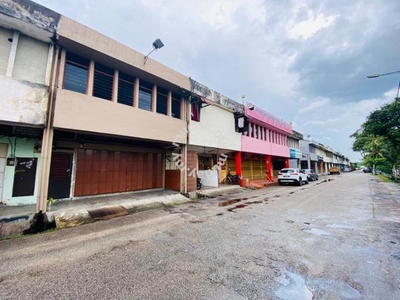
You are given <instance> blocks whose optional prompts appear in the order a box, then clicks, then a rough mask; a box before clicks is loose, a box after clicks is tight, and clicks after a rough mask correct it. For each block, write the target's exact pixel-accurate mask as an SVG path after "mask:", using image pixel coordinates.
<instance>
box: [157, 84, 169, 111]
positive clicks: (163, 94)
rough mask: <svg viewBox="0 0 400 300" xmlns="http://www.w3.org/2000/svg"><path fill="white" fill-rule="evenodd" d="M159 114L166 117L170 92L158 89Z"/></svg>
mask: <svg viewBox="0 0 400 300" xmlns="http://www.w3.org/2000/svg"><path fill="white" fill-rule="evenodd" d="M156 110H157V112H158V113H159V114H163V115H166V114H167V111H168V91H167V90H166V89H163V88H161V87H157V108H156Z"/></svg>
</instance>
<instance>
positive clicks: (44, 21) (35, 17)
mask: <svg viewBox="0 0 400 300" xmlns="http://www.w3.org/2000/svg"><path fill="white" fill-rule="evenodd" d="M0 14H4V15H7V16H10V17H13V18H15V19H18V20H21V21H24V22H25V23H28V24H32V25H34V26H35V27H38V28H41V29H44V30H46V31H49V32H55V31H56V29H57V26H58V22H59V21H60V17H61V15H60V14H58V13H56V12H54V11H52V10H51V9H48V8H46V7H44V6H41V5H39V4H37V3H35V2H32V1H28V0H2V1H1V2H0Z"/></svg>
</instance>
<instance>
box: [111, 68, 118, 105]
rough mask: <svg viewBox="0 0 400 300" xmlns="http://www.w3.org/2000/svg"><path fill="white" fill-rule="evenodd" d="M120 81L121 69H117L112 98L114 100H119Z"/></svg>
mask: <svg viewBox="0 0 400 300" xmlns="http://www.w3.org/2000/svg"><path fill="white" fill-rule="evenodd" d="M118 81H119V71H118V70H117V69H115V70H114V78H113V90H112V99H111V101H112V102H118Z"/></svg>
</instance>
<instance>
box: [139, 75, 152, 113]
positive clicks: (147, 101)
mask: <svg viewBox="0 0 400 300" xmlns="http://www.w3.org/2000/svg"><path fill="white" fill-rule="evenodd" d="M152 89H153V85H152V84H151V83H148V82H146V81H142V80H140V84H139V108H141V109H144V110H148V111H151V93H152Z"/></svg>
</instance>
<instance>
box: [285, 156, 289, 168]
mask: <svg viewBox="0 0 400 300" xmlns="http://www.w3.org/2000/svg"><path fill="white" fill-rule="evenodd" d="M285 168H289V158H287V157H286V158H285Z"/></svg>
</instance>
